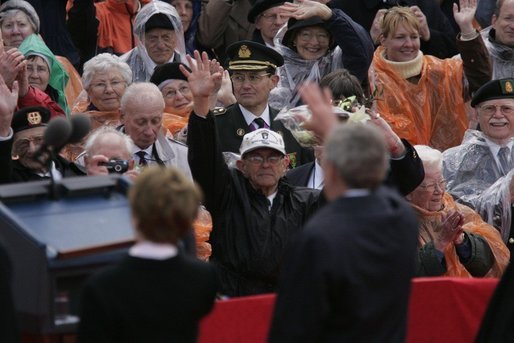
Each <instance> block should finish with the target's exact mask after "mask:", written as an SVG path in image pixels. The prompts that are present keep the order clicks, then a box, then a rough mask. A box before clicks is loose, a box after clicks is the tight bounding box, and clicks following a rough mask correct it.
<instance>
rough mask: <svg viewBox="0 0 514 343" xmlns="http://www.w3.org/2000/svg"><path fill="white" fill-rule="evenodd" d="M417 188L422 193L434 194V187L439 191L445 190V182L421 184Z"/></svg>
mask: <svg viewBox="0 0 514 343" xmlns="http://www.w3.org/2000/svg"><path fill="white" fill-rule="evenodd" d="M419 187H420V188H421V189H423V190H424V191H428V192H434V191H435V189H436V187H437V188H438V189H439V190H440V191H444V190H445V189H446V180H444V179H441V180H439V181H438V182H433V183H429V184H421V185H419Z"/></svg>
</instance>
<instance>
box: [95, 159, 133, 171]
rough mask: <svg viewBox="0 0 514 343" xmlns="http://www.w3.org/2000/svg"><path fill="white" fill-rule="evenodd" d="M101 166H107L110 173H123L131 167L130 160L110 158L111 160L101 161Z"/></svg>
mask: <svg viewBox="0 0 514 343" xmlns="http://www.w3.org/2000/svg"><path fill="white" fill-rule="evenodd" d="M100 165H101V166H105V167H106V168H107V170H108V171H109V174H112V173H117V174H123V173H124V172H126V171H127V170H128V168H129V161H127V160H110V161H109V162H102V163H100Z"/></svg>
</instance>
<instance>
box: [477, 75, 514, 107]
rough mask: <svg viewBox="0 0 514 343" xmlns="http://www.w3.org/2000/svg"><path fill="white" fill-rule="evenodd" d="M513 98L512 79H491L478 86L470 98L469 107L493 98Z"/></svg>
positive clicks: (513, 86) (513, 87)
mask: <svg viewBox="0 0 514 343" xmlns="http://www.w3.org/2000/svg"><path fill="white" fill-rule="evenodd" d="M505 98H514V79H512V78H506V79H500V80H491V81H489V82H487V83H486V84H484V85H483V86H482V87H480V88H479V89H478V90H477V91H476V92H475V94H474V95H473V99H471V107H475V106H476V105H478V104H479V103H481V102H484V101H486V100H493V99H505Z"/></svg>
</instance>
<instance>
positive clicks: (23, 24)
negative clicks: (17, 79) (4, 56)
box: [0, 0, 82, 115]
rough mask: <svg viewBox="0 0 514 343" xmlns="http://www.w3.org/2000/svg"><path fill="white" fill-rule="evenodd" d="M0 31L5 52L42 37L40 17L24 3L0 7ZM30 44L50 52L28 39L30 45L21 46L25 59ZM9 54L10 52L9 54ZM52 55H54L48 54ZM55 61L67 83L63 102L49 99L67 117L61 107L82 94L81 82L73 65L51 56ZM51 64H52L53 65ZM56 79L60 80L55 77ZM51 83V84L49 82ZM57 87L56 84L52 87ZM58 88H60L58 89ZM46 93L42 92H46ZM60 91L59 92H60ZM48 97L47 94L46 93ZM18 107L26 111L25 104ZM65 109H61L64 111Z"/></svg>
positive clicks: (16, 0)
mask: <svg viewBox="0 0 514 343" xmlns="http://www.w3.org/2000/svg"><path fill="white" fill-rule="evenodd" d="M0 28H1V31H2V39H3V44H4V46H5V50H6V52H8V50H9V49H10V48H18V49H20V47H21V46H22V43H23V41H24V40H25V39H26V38H27V37H29V36H31V35H34V34H35V35H37V36H38V38H39V39H40V40H42V39H41V37H40V36H39V29H40V20H39V17H38V15H37V13H36V11H35V9H34V7H32V5H31V4H30V3H28V2H27V1H24V0H9V1H6V2H4V3H3V4H2V6H0ZM32 44H37V45H38V46H37V47H36V49H45V48H46V49H45V50H48V51H50V49H48V47H47V46H46V45H45V44H44V43H42V44H43V45H45V47H44V48H43V47H41V44H40V43H39V42H38V41H36V40H35V38H31V42H30V43H26V44H24V45H23V50H24V51H23V52H22V53H23V54H24V55H25V57H27V55H26V54H25V51H28V50H29V49H33V47H32ZM48 51H47V52H45V54H48ZM8 53H10V54H11V53H12V52H8ZM50 53H51V54H52V55H53V53H52V52H50ZM53 56H54V58H50V59H52V60H53V59H55V63H59V64H60V65H61V68H60V69H63V70H64V71H65V73H66V74H67V80H66V82H65V83H64V88H63V90H64V96H65V98H66V99H58V100H55V99H54V98H52V97H51V96H50V98H51V99H52V100H54V101H55V102H57V103H58V104H59V105H60V107H61V108H62V111H63V112H65V113H66V114H67V115H69V109H68V108H67V105H64V103H66V104H68V105H70V104H73V102H74V101H75V99H76V98H77V96H78V94H79V93H80V92H81V91H82V83H81V82H80V75H79V74H78V73H77V71H76V70H75V68H74V67H73V65H72V64H71V63H70V61H68V59H67V58H66V57H63V56H55V55H53ZM52 64H54V63H53V62H52ZM57 68H58V67H54V66H50V69H52V70H55V71H56V70H57ZM56 77H57V78H59V77H60V76H56ZM52 83H53V81H52ZM51 86H52V87H53V86H56V84H54V85H51ZM58 88H60V86H59V87H58ZM45 91H46V90H43V92H45ZM59 91H60V90H59ZM47 94H48V93H47ZM36 98H41V96H40V95H36ZM35 104H36V103H33V102H30V103H27V104H26V105H35ZM37 104H40V105H42V106H47V104H46V103H41V102H39V103H37ZM20 106H23V107H25V104H23V102H22V103H21V104H20ZM63 106H64V107H63Z"/></svg>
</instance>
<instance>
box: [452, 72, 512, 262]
mask: <svg viewBox="0 0 514 343" xmlns="http://www.w3.org/2000/svg"><path fill="white" fill-rule="evenodd" d="M471 106H472V107H474V108H475V119H476V120H477V121H478V123H479V124H480V130H481V131H476V130H467V131H466V134H465V136H464V140H463V143H462V144H461V145H459V146H456V147H454V148H451V149H448V150H446V151H445V152H444V153H443V176H444V178H445V179H446V181H447V191H448V192H449V193H450V194H451V195H452V196H453V197H454V198H456V200H457V201H458V202H461V203H464V204H466V205H469V206H470V207H472V208H474V209H475V210H476V211H477V212H478V213H479V214H480V215H481V217H482V218H483V219H484V220H485V221H486V222H487V223H489V224H491V225H494V226H495V227H496V228H497V229H498V230H499V231H500V234H501V236H502V239H503V241H504V242H505V243H506V244H507V247H508V248H509V250H510V252H511V256H512V253H513V251H514V230H512V224H513V221H512V203H513V200H514V181H513V176H514V171H512V166H513V165H512V163H513V162H514V151H513V144H514V140H513V137H514V79H501V80H492V81H489V82H488V83H486V84H485V85H483V86H482V87H481V88H480V89H479V90H478V91H477V92H476V93H475V95H474V97H473V99H472V101H471Z"/></svg>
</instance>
